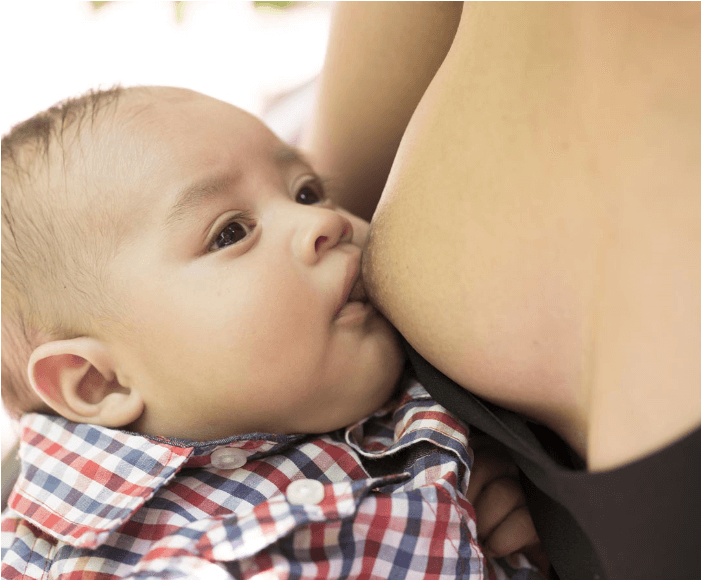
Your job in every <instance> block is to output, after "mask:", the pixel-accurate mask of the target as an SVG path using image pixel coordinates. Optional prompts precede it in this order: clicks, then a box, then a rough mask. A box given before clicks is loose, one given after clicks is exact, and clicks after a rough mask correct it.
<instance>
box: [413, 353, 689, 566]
mask: <svg viewBox="0 0 702 581" xmlns="http://www.w3.org/2000/svg"><path fill="white" fill-rule="evenodd" d="M405 347H406V351H407V353H408V355H409V360H410V363H411V365H412V366H413V367H414V370H415V373H416V374H417V377H418V379H419V381H420V382H421V383H422V384H423V385H424V387H425V389H426V390H427V391H428V392H429V393H430V394H431V395H432V397H433V398H434V399H435V400H436V401H437V402H439V403H440V404H441V405H443V406H444V407H445V408H447V409H449V410H450V411H452V412H453V413H454V414H456V415H458V416H459V417H460V418H461V419H462V420H463V421H465V422H466V423H468V424H469V425H470V426H471V427H472V428H478V429H480V430H481V431H483V432H485V433H486V434H488V435H490V436H492V437H493V438H495V439H496V440H498V441H499V442H501V443H503V444H504V445H506V446H507V447H508V448H509V450H510V452H511V453H512V456H513V457H514V460H515V462H516V463H517V465H518V466H519V468H520V471H521V476H522V485H523V487H524V492H525V495H526V497H527V503H528V505H529V508H530V510H531V513H532V518H533V520H534V524H535V526H536V529H537V531H538V533H539V536H540V538H541V541H542V543H543V546H544V548H545V550H546V552H547V554H548V556H549V559H550V561H551V564H552V567H553V569H554V570H555V573H556V574H557V575H558V576H559V577H560V578H564V579H597V578H612V579H618V578H623V579H668V578H670V579H699V578H700V430H699V428H698V429H697V430H695V431H694V432H692V433H691V434H689V435H688V436H686V437H684V438H682V439H681V440H679V441H677V442H675V443H674V444H672V445H670V446H668V447H666V448H664V449H662V450H659V451H658V452H656V453H654V454H652V455H650V456H648V457H646V458H644V459H642V460H639V461H636V462H632V463H631V464H628V465H626V466H623V467H621V468H617V469H615V470H611V471H607V472H598V473H588V472H587V471H586V470H585V466H584V465H583V462H582V460H581V459H580V458H579V457H578V456H577V455H576V454H575V453H574V452H573V451H572V450H571V449H570V448H569V447H568V445H567V444H565V442H563V440H561V439H560V438H559V437H558V436H557V435H556V434H555V433H553V432H551V431H550V430H548V429H546V428H544V427H543V426H540V425H538V424H535V423H533V422H530V421H528V420H526V419H525V418H524V417H523V416H520V415H518V414H515V413H513V412H510V411H508V410H506V409H504V408H501V407H499V406H496V405H493V404H491V403H489V402H487V401H485V400H483V399H481V398H479V397H476V396H475V395H473V394H471V393H469V392H468V391H466V390H465V389H463V388H462V387H461V386H459V385H458V384H456V383H455V382H453V381H452V380H450V379H449V378H448V377H446V376H445V375H443V374H442V373H441V372H440V371H438V370H437V369H436V368H434V367H433V366H432V365H431V364H429V363H428V362H427V361H425V360H424V359H423V358H422V357H421V356H420V355H419V354H418V353H417V352H416V351H414V349H412V347H411V346H409V344H407V343H406V342H405Z"/></svg>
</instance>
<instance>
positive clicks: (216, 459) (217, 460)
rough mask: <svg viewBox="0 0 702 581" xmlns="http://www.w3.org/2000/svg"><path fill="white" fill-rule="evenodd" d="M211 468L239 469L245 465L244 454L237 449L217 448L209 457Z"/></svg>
mask: <svg viewBox="0 0 702 581" xmlns="http://www.w3.org/2000/svg"><path fill="white" fill-rule="evenodd" d="M210 460H211V462H212V466H214V467H215V468H221V469H222V470H230V469H234V468H241V467H242V466H243V465H244V464H246V452H244V451H243V450H239V449H237V448H218V449H217V450H215V451H214V452H212V456H210Z"/></svg>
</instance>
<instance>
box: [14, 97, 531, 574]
mask: <svg viewBox="0 0 702 581" xmlns="http://www.w3.org/2000/svg"><path fill="white" fill-rule="evenodd" d="M2 207H3V227H2V237H3V243H2V269H3V270H2V344H3V350H2V366H3V368H2V371H3V373H2V397H3V401H4V403H5V405H6V406H7V408H8V409H9V410H10V411H11V412H13V413H14V414H15V415H17V416H21V421H20V425H21V428H22V442H21V450H20V455H21V457H22V460H23V466H22V474H21V475H20V479H19V481H18V483H17V485H16V487H15V490H14V492H13V495H12V497H11V499H10V503H9V505H10V510H9V511H8V513H7V514H6V515H5V516H4V518H3V578H48V577H52V578H53V577H54V576H58V575H61V574H64V575H69V574H70V575H73V576H74V577H75V576H76V575H78V574H84V575H93V576H94V575H98V578H105V577H107V578H127V577H138V578H177V577H181V578H196V577H197V578H208V579H209V578H212V579H215V578H240V577H247V578H248V577H250V576H254V575H256V574H261V573H265V574H266V575H268V576H273V577H276V578H292V577H315V576H316V577H322V578H324V577H326V578H334V577H348V576H354V577H360V578H363V577H366V578H370V577H386V578H399V577H417V576H419V577H422V576H445V577H449V578H457V577H458V578H462V577H469V576H470V577H480V576H484V575H487V574H488V573H489V571H490V567H492V566H493V565H494V564H488V562H487V561H486V560H485V559H484V558H483V556H482V553H481V550H480V548H479V547H478V545H477V542H476V538H477V532H476V524H475V514H474V512H473V509H472V507H471V506H470V504H469V503H468V502H467V500H466V487H467V482H468V476H469V474H470V469H471V464H472V459H471V455H470V452H469V449H468V447H467V432H466V430H465V428H464V427H463V426H462V425H461V424H460V423H459V422H458V421H456V420H455V418H454V417H453V416H452V415H451V414H450V413H448V412H447V411H446V410H444V409H443V408H441V407H440V406H438V405H437V404H436V403H435V402H433V401H432V400H431V399H430V398H429V396H428V395H427V394H426V392H425V391H424V390H423V389H422V388H421V386H420V385H418V384H417V383H416V382H415V381H413V380H412V379H411V378H409V377H405V379H404V380H403V381H400V379H401V376H402V375H403V368H404V356H403V353H402V350H401V348H400V345H399V342H398V337H397V335H396V332H395V330H394V329H393V328H392V326H391V325H390V324H389V323H388V322H387V320H385V319H384V318H383V317H382V316H381V315H380V314H379V313H378V312H377V311H376V310H375V309H374V308H373V306H372V305H371V304H369V303H368V302H366V301H365V295H364V293H363V288H362V284H361V283H360V282H359V273H360V260H361V248H362V245H363V243H364V240H365V237H366V233H367V230H368V224H367V223H365V222H364V221H363V220H361V219H360V218H357V217H355V216H353V215H351V214H349V213H348V212H346V211H344V210H343V209H341V208H339V207H336V206H335V205H334V203H333V202H332V201H331V200H330V198H329V197H328V196H327V194H326V193H325V189H324V185H323V181H322V180H321V179H320V178H319V177H318V176H317V175H316V174H315V173H314V171H313V170H312V168H311V167H310V165H309V163H307V162H306V161H305V159H304V157H303V156H302V155H300V153H299V152H297V151H296V150H295V149H294V148H291V147H290V146H288V145H285V144H284V143H282V142H281V141H280V140H279V139H278V138H277V137H276V136H275V135H274V134H273V133H271V132H270V131H269V130H268V129H267V128H266V127H265V126H264V125H263V124H262V123H261V122H260V121H259V120H257V119H256V118H254V117H253V116H251V115H249V114H246V113H244V112H243V111H241V110H239V109H237V108H235V107H233V106H231V105H229V104H226V103H224V102H221V101H218V100H215V99H212V98H209V97H206V96H204V95H201V94H198V93H195V92H191V91H188V90H183V89H174V88H164V87H149V88H147V87H140V88H131V89H113V90H110V91H102V92H93V93H90V94H89V95H86V96H84V97H82V98H80V99H74V100H71V101H68V102H65V103H64V104H62V105H60V106H57V107H54V108H52V109H50V110H49V111H48V112H46V113H44V114H40V115H38V116H36V117H34V118H32V119H31V120H29V121H27V122H25V123H23V124H21V125H19V126H18V127H16V128H15V129H13V131H12V132H11V133H10V135H8V136H7V137H6V138H4V139H3V142H2ZM398 385H399V389H398ZM27 547H31V551H29V553H28V552H27ZM519 563H520V565H519V566H520V567H522V566H523V567H527V564H526V562H525V561H520V562H519ZM500 571H501V573H502V574H505V575H506V574H511V572H513V571H512V570H511V569H509V567H507V568H506V569H502V570H500ZM517 574H520V575H522V574H524V571H523V570H520V571H517ZM101 575H103V576H104V577H100V576H101Z"/></svg>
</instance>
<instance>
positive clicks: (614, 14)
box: [303, 2, 700, 471]
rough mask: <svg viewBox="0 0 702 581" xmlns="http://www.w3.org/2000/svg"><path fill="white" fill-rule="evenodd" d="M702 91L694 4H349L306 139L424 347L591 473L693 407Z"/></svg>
mask: <svg viewBox="0 0 702 581" xmlns="http://www.w3.org/2000/svg"><path fill="white" fill-rule="evenodd" d="M460 8H462V10H459V9H460ZM454 35H455V36H454ZM449 39H450V41H449ZM334 87H337V89H334ZM699 103H700V6H699V4H698V3H681V4H678V3H663V4H657V3H645V4H636V3H621V4H618V3H617V4H609V3H606V4H599V3H548V4H540V3H509V4H501V3H492V2H491V3H477V4H468V3H466V4H465V5H463V6H461V5H460V4H457V3H447V4H444V3H426V4H425V3H379V4H376V3H339V4H338V5H337V7H336V8H335V17H334V21H333V26H332V36H331V39H330V48H329V53H328V56H327V61H326V64H325V70H324V72H323V75H322V80H321V90H320V95H319V106H318V110H317V113H316V118H315V120H314V123H313V124H312V128H311V129H310V131H309V132H308V134H307V136H306V137H305V140H304V142H303V147H305V149H307V151H308V152H309V156H310V158H311V159H312V162H313V163H314V164H315V166H316V168H317V169H318V171H320V173H322V174H328V175H329V176H330V177H331V178H337V179H336V182H337V191H338V197H337V200H338V201H339V202H340V203H341V204H342V205H344V204H345V205H346V206H352V204H356V205H355V206H353V209H354V210H355V211H360V212H361V213H363V211H364V210H363V209H364V208H365V209H366V210H365V211H370V210H368V209H369V208H373V207H374V205H375V203H376V201H377V200H378V198H379V202H378V205H377V209H376V210H375V213H374V214H373V219H372V224H371V236H370V240H369V243H368V246H367V249H366V253H365V256H364V268H363V275H364V279H365V283H366V286H367V290H368V291H369V294H370V296H371V298H372V300H373V301H374V302H375V303H376V305H377V306H378V307H379V308H380V309H381V310H382V311H383V313H384V314H385V315H386V316H387V318H388V319H389V320H390V321H391V322H392V323H393V324H394V325H395V326H396V327H397V328H398V329H399V330H400V331H401V332H402V334H403V335H404V336H405V337H406V338H407V340H408V341H409V342H410V343H411V344H412V345H413V346H414V347H415V349H417V351H419V353H420V354H422V355H423V356H424V357H425V358H426V359H427V360H428V361H429V362H431V363H432V364H433V365H434V366H436V367H437V368H438V369H440V370H441V371H443V372H444V373H445V374H446V375H448V376H449V377H451V378H452V379H454V380H455V381H456V382H457V383H459V384H460V385H462V386H463V387H465V388H467V389H470V391H472V392H474V393H476V394H477V395H480V396H482V397H485V398H486V399H488V400H491V401H493V402H495V403H498V404H500V405H503V406H504V407H507V408H509V409H512V410H515V411H518V412H521V413H524V414H526V415H528V416H530V417H532V418H535V419H537V420H539V421H541V422H543V423H544V424H546V425H548V426H549V427H551V428H552V429H554V430H555V431H556V432H557V433H559V434H560V435H561V436H562V437H563V438H564V439H565V440H566V441H567V442H568V443H569V444H570V445H571V446H572V447H573V448H574V449H575V450H576V451H577V452H578V453H579V454H580V455H581V456H582V457H583V458H584V459H586V461H587V464H588V468H589V469H590V470H591V471H598V470H606V469H611V468H615V467H617V466H621V465H623V464H626V463H628V462H630V461H632V460H635V459H637V458H641V457H643V456H645V455H647V454H649V453H651V452H652V451H654V450H656V449H659V448H660V447H662V446H664V445H666V444H668V443H670V442H672V441H674V440H676V439H678V438H679V437H681V436H683V435H685V434H686V433H688V432H689V431H691V430H693V429H695V428H696V427H697V426H699V423H700V389H699V387H700V302H699V296H700V243H699V241H700V196H699V192H700V161H699V160H700V133H699V127H700V107H699ZM408 119H409V122H407V120H408ZM398 143H399V145H396V144H398ZM389 160H394V161H392V163H391V165H392V167H391V169H390V163H389ZM388 172H389V173H388ZM386 174H387V180H385V177H384V176H385V175H386ZM366 177H367V180H366ZM359 208H360V209H359Z"/></svg>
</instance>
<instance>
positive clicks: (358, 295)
mask: <svg viewBox="0 0 702 581" xmlns="http://www.w3.org/2000/svg"><path fill="white" fill-rule="evenodd" d="M346 302H347V303H351V302H360V303H366V302H368V296H367V295H366V287H365V286H364V285H363V277H362V276H360V275H359V276H358V278H357V279H356V282H354V283H353V286H352V287H351V292H350V293H349V298H348V300H347V301H346Z"/></svg>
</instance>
